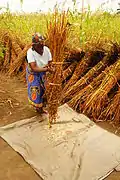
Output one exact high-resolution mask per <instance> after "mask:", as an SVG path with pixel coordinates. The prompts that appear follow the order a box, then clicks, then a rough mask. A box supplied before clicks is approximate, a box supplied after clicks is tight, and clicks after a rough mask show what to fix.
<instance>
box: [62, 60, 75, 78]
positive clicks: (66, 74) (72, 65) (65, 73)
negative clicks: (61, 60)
mask: <svg viewBox="0 0 120 180" xmlns="http://www.w3.org/2000/svg"><path fill="white" fill-rule="evenodd" d="M76 65H77V63H76V62H73V63H72V64H71V65H70V66H69V67H68V68H67V69H66V70H64V71H63V81H64V80H66V79H67V77H69V76H70V75H71V74H72V73H73V71H74V69H75V67H76Z"/></svg>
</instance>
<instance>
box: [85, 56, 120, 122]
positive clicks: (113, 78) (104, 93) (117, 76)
mask: <svg viewBox="0 0 120 180" xmlns="http://www.w3.org/2000/svg"><path fill="white" fill-rule="evenodd" d="M118 80H120V59H119V60H118V61H117V62H116V63H114V64H113V67H112V68H111V69H110V70H109V72H108V73H107V74H106V76H105V78H104V79H103V81H102V83H101V85H100V86H99V88H98V89H97V90H96V91H95V92H94V93H93V94H92V95H91V96H89V97H88V98H87V99H86V101H85V106H84V113H87V114H88V115H89V114H90V115H92V117H93V118H94V119H97V118H98V117H99V116H100V114H101V112H102V111H104V108H105V106H106V105H107V103H108V102H107V100H108V93H109V91H110V90H111V89H112V88H113V87H114V85H115V84H116V83H117V81H118Z"/></svg>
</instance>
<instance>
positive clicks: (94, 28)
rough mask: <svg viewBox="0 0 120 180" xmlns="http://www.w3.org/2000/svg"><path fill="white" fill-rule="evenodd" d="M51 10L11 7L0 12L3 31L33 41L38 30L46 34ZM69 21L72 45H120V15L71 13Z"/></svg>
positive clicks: (98, 12)
mask: <svg viewBox="0 0 120 180" xmlns="http://www.w3.org/2000/svg"><path fill="white" fill-rule="evenodd" d="M50 17H51V13H50V12H49V13H48V14H42V13H34V14H12V13H10V11H9V9H8V10H7V11H6V12H5V13H3V14H0V22H1V23H0V30H10V31H12V33H13V34H15V35H17V36H19V37H20V38H21V39H22V41H23V42H25V43H28V42H30V41H31V35H32V34H33V33H34V32H36V31H39V32H41V33H43V34H45V33H46V29H47V28H46V25H47V21H49V19H50ZM68 22H69V23H70V26H69V28H70V36H69V42H68V43H69V44H70V46H72V47H85V46H86V45H88V44H96V45H98V44H99V42H100V41H104V40H105V41H108V40H110V41H112V42H117V43H118V44H120V25H119V24H120V15H119V14H116V15H113V14H109V13H106V12H104V13H102V12H100V11H97V12H96V13H94V14H91V12H90V11H89V12H87V13H84V14H80V13H79V12H76V11H74V12H70V11H69V12H68Z"/></svg>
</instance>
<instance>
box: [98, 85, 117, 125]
mask: <svg viewBox="0 0 120 180" xmlns="http://www.w3.org/2000/svg"><path fill="white" fill-rule="evenodd" d="M99 119H105V120H112V121H114V122H115V123H116V124H119V123H120V87H119V89H118V91H117V93H116V95H115V96H114V97H113V99H112V100H111V101H110V103H109V104H108V106H107V107H106V108H105V110H104V111H103V112H101V115H100V117H99Z"/></svg>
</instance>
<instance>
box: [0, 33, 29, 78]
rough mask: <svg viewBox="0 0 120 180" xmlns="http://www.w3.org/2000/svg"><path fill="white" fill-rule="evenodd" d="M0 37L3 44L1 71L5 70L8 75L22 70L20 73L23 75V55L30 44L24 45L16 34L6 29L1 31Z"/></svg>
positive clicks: (24, 62)
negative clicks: (0, 36) (0, 35)
mask: <svg viewBox="0 0 120 180" xmlns="http://www.w3.org/2000/svg"><path fill="white" fill-rule="evenodd" d="M1 39H2V44H3V46H4V61H3V64H2V68H1V69H2V71H5V72H7V73H8V74H9V75H14V74H18V73H19V72H20V70H22V75H23V76H25V66H26V65H25V64H26V61H25V57H26V52H27V50H28V48H29V47H30V46H31V45H29V44H28V45H25V44H24V43H23V42H21V41H20V39H19V38H18V37H17V36H15V35H13V34H12V32H8V31H5V32H2V38H1Z"/></svg>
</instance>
